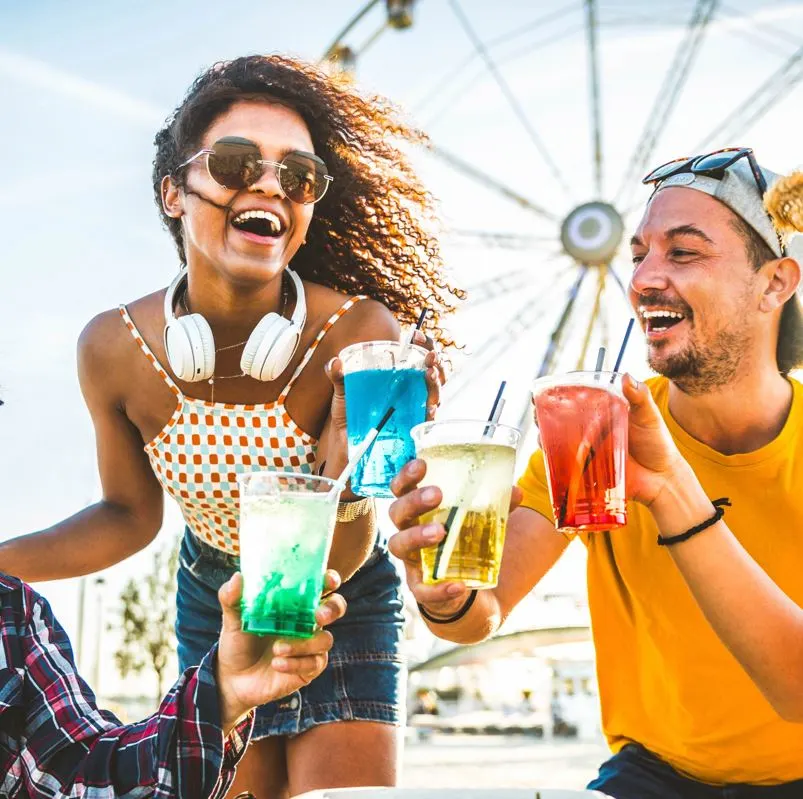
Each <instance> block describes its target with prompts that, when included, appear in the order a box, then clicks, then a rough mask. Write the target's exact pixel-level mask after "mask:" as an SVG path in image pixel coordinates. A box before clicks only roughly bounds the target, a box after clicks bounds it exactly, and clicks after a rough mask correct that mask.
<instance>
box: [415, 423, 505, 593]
mask: <svg viewBox="0 0 803 799" xmlns="http://www.w3.org/2000/svg"><path fill="white" fill-rule="evenodd" d="M412 436H413V440H414V441H415V447H416V454H417V456H418V457H419V458H422V459H423V460H424V461H425V462H426V464H427V477H426V482H427V484H428V485H435V486H438V488H440V489H441V491H442V492H443V501H442V503H441V506H440V507H439V508H437V509H436V510H434V511H432V512H430V513H427V514H425V515H424V516H422V517H421V523H422V524H426V523H428V522H433V521H434V522H440V523H441V524H443V525H444V527H446V530H447V535H446V538H445V539H444V540H443V541H441V542H440V543H439V544H437V545H435V546H433V547H427V548H425V549H422V550H421V565H422V571H423V579H424V582H425V583H429V584H433V583H439V582H443V581H447V580H449V581H450V580H460V581H462V582H464V583H465V584H466V585H467V586H470V587H471V588H493V586H495V585H496V583H497V580H498V579H499V567H500V565H501V562H502V550H503V548H504V545H505V530H506V527H507V517H508V511H509V506H510V493H511V490H512V486H513V479H514V470H515V466H516V446H517V444H518V441H519V431H518V430H516V429H514V428H512V427H507V426H506V425H500V424H494V423H491V422H487V421H485V422H483V421H463V420H458V421H443V422H427V423H425V424H420V425H418V426H416V427H414V428H413V431H412Z"/></svg>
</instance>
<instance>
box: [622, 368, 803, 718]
mask: <svg viewBox="0 0 803 799" xmlns="http://www.w3.org/2000/svg"><path fill="white" fill-rule="evenodd" d="M623 386H624V392H625V397H626V398H627V400H628V401H629V402H630V414H629V449H630V460H629V461H628V466H627V469H628V475H627V482H628V493H629V494H630V496H631V498H632V499H634V500H636V501H638V502H641V503H642V504H644V505H646V506H647V507H648V508H649V510H650V512H651V513H652V515H653V518H654V519H655V522H656V525H657V526H658V530H659V531H660V533H661V535H662V536H663V537H665V538H671V537H673V536H677V535H680V534H682V533H684V532H686V531H687V530H690V529H692V528H693V527H697V526H698V525H700V524H701V523H703V522H705V521H706V520H707V519H710V518H711V517H712V516H713V513H714V507H713V505H712V503H711V499H710V498H709V497H707V496H706V494H705V492H704V491H703V488H702V486H701V485H700V481H699V480H698V479H697V476H696V475H695V474H694V471H693V470H692V468H691V466H689V464H688V463H687V462H686V461H685V460H684V459H683V457H682V455H681V454H680V452H679V451H678V449H677V447H676V446H675V443H674V441H673V440H672V436H671V435H670V433H669V430H668V429H667V427H666V424H665V423H664V421H663V419H662V418H661V414H660V412H659V410H658V408H657V407H656V405H655V402H654V401H653V398H652V396H651V395H650V392H649V389H648V388H647V387H646V386H644V385H642V384H639V383H636V382H635V381H634V380H632V378H628V379H627V380H625V381H624V383H623ZM725 519H727V514H726V516H725ZM656 546H657V544H656ZM667 549H668V550H669V553H670V555H671V556H672V558H673V560H674V562H675V564H676V565H677V567H678V569H679V570H680V573H681V575H682V576H683V579H684V580H685V581H686V584H687V585H688V586H689V589H690V591H691V593H692V595H693V596H694V599H695V601H696V602H697V604H698V605H699V606H700V609H701V610H702V612H703V614H704V615H705V617H706V619H707V620H708V622H709V624H710V625H711V627H712V628H713V629H714V632H716V634H717V635H718V636H719V638H720V639H721V641H722V642H723V643H724V644H725V646H726V647H728V649H729V650H730V651H731V652H732V653H733V655H734V656H735V657H736V659H737V660H738V661H739V663H741V665H742V667H743V668H744V669H745V671H746V672H747V673H748V674H749V675H750V677H751V678H752V680H753V681H754V682H755V683H756V685H757V686H758V688H759V690H760V691H761V692H762V693H763V694H764V696H766V697H767V699H768V700H769V701H770V702H771V703H772V705H773V707H774V708H775V710H776V711H777V712H778V713H779V714H780V715H781V716H783V717H784V718H785V719H787V720H788V721H797V722H800V721H803V609H801V608H800V607H798V606H797V605H796V604H795V603H794V602H793V601H792V600H791V599H790V598H789V597H788V596H786V594H784V592H783V591H782V590H781V589H780V588H779V587H778V586H777V585H776V584H775V583H774V582H773V581H772V579H770V577H769V576H768V575H767V573H766V572H765V571H764V570H763V569H762V568H761V567H760V566H759V565H758V563H756V561H755V560H753V558H752V557H751V556H750V554H749V553H748V552H747V551H746V550H745V549H744V547H743V546H742V545H741V544H740V543H739V541H738V539H737V538H736V537H735V536H734V535H733V533H731V531H730V530H729V529H728V527H727V525H726V523H725V521H723V520H720V521H718V522H717V523H716V524H714V525H712V526H711V527H709V528H707V529H704V530H703V531H702V532H700V533H698V534H697V535H694V536H693V537H691V538H689V539H687V540H685V541H681V542H678V543H675V544H671V545H669V546H667Z"/></svg>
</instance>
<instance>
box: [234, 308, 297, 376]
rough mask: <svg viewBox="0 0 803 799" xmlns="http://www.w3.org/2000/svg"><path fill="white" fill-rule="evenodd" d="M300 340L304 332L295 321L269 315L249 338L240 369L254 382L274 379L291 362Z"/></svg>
mask: <svg viewBox="0 0 803 799" xmlns="http://www.w3.org/2000/svg"><path fill="white" fill-rule="evenodd" d="M300 337H301V331H300V330H299V329H298V328H297V327H296V326H295V325H294V324H293V323H292V322H290V321H289V320H287V319H285V318H284V317H283V316H280V315H279V314H277V313H269V314H267V315H266V316H263V317H262V319H260V321H259V324H258V325H257V326H256V327H255V328H254V330H253V331H252V333H251V335H250V336H249V337H248V342H247V343H246V345H245V349H244V350H243V354H242V358H241V359H240V367H241V368H242V370H243V372H244V373H245V374H247V375H249V376H250V377H252V378H254V380H262V381H263V382H267V381H270V380H275V379H276V378H277V377H279V375H280V374H281V373H282V372H283V371H284V370H285V369H286V368H287V364H289V363H290V359H291V358H292V357H293V354H294V353H295V351H296V348H297V347H298V342H299V339H300Z"/></svg>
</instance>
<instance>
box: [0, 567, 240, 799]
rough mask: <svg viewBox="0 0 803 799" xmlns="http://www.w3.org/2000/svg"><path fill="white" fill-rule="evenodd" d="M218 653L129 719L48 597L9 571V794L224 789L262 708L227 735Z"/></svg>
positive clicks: (2, 677)
mask: <svg viewBox="0 0 803 799" xmlns="http://www.w3.org/2000/svg"><path fill="white" fill-rule="evenodd" d="M215 657H216V650H215V649H213V650H212V651H210V653H209V654H208V655H207V656H206V657H205V658H204V660H203V661H202V662H201V665H200V666H198V667H197V668H193V669H187V671H186V672H184V674H183V675H182V676H181V678H180V679H179V680H178V682H177V683H176V684H175V685H174V686H173V688H172V689H171V690H170V691H169V692H168V694H167V696H166V697H165V698H164V700H163V701H162V704H161V707H160V708H159V710H158V711H157V712H156V713H154V715H152V716H151V717H150V718H147V719H145V720H144V721H140V722H139V723H137V724H128V725H123V724H121V723H120V721H119V720H118V719H117V718H116V717H115V716H114V715H113V714H112V713H110V712H108V711H105V710H99V709H98V707H97V704H96V702H95V695H94V694H93V693H92V691H91V689H90V688H89V686H88V685H87V684H86V683H85V682H84V681H83V679H81V677H80V676H79V675H78V673H77V670H76V667H75V662H74V660H73V654H72V649H71V647H70V642H69V640H68V638H67V635H66V633H65V632H64V630H63V628H62V627H61V625H60V624H59V623H58V621H56V619H55V617H54V616H53V613H52V611H51V609H50V606H49V605H48V603H47V602H46V601H45V600H44V599H43V598H42V597H41V596H39V594H37V593H36V592H35V591H34V590H33V589H32V588H31V587H30V586H28V585H26V584H25V583H23V582H21V581H20V580H17V579H16V578H14V577H8V576H6V575H3V574H0V797H2V799H6V798H8V799H44V798H45V797H47V799H61V798H62V797H71V798H72V797H87V799H88V798H89V797H91V799H107V797H109V799H110V798H111V797H130V798H131V799H133V798H134V797H137V798H139V797H151V796H153V797H158V798H159V799H172V797H182V799H205V798H206V797H213V798H214V799H218V798H221V799H222V797H223V796H224V795H225V793H226V790H227V789H228V787H229V786H230V784H231V781H232V779H233V778H234V767H235V765H236V764H237V762H238V761H239V759H240V758H241V757H242V754H243V752H244V751H245V747H246V745H247V744H248V741H249V739H250V736H251V729H252V726H253V714H251V715H250V716H248V717H247V718H246V719H244V720H243V721H242V722H240V723H239V724H238V725H237V727H236V728H235V729H234V730H233V731H232V733H231V734H230V735H229V736H228V738H226V739H225V741H224V739H223V733H222V730H221V726H220V707H219V704H218V695H217V687H216V684H215V676H214V663H215Z"/></svg>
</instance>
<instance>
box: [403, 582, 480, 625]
mask: <svg viewBox="0 0 803 799" xmlns="http://www.w3.org/2000/svg"><path fill="white" fill-rule="evenodd" d="M476 598H477V589H476V588H473V589H472V590H471V593H470V594H469V595H468V599H467V600H466V601H465V602H464V603H463V607H462V608H460V610H458V611H457V613H454V614H452V615H451V616H446V617H445V618H443V619H439V618H438V617H437V616H432V615H431V614H430V613H428V612H427V611H426V610H425V609H424V606H423V605H421V604H420V603H418V602H416V604H417V605H418V610H419V612H420V613H421V615H422V616H423V617H424V618H425V619H426V620H427V621H431V622H432V623H433V624H451V623H452V622H453V621H457V620H458V619H462V618H463V616H465V615H466V613H468V612H469V610H470V609H471V606H472V605H473V604H474V600H475V599H476Z"/></svg>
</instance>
